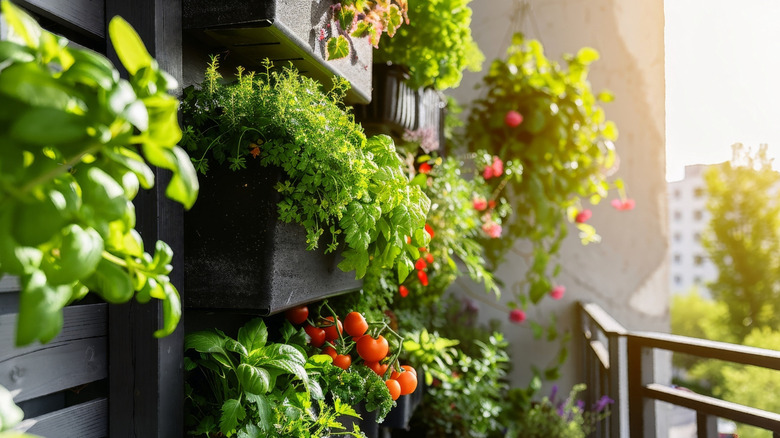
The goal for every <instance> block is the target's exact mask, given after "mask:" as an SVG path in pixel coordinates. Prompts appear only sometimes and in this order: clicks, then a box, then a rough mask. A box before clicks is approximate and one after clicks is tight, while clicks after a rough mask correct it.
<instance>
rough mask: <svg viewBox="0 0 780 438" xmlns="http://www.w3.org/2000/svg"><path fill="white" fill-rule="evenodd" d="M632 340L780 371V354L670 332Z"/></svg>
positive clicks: (636, 336) (640, 335)
mask: <svg viewBox="0 0 780 438" xmlns="http://www.w3.org/2000/svg"><path fill="white" fill-rule="evenodd" d="M628 337H629V338H633V339H634V340H635V341H636V342H637V343H639V344H640V345H641V346H642V347H645V348H659V349H662V350H669V351H676V352H679V353H685V354H691V355H694V356H699V357H705V358H710V359H719V360H725V361H728V362H735V363H741V364H744V365H755V366H759V367H764V368H768V369H773V370H780V351H775V350H767V349H764V348H756V347H748V346H744V345H734V344H728V343H725V342H717V341H710V340H707V339H698V338H689V337H687V336H678V335H670V334H666V333H648V332H633V333H631V334H629V335H628Z"/></svg>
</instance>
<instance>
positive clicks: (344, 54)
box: [182, 0, 406, 103]
mask: <svg viewBox="0 0 780 438" xmlns="http://www.w3.org/2000/svg"><path fill="white" fill-rule="evenodd" d="M182 7H183V26H184V29H186V30H188V31H189V32H190V33H191V34H194V35H196V36H197V37H198V38H199V39H201V40H205V41H206V42H207V43H208V44H210V45H212V46H213V48H214V49H215V50H223V49H225V48H226V49H227V50H229V51H230V53H232V54H235V55H237V56H238V58H239V59H240V62H241V63H243V64H244V65H246V66H249V67H260V65H259V64H258V60H261V59H270V60H272V61H273V62H275V63H278V64H279V65H280V66H285V65H287V64H288V63H289V62H292V63H293V65H294V66H295V68H296V69H297V70H299V71H301V72H306V73H305V74H306V75H308V76H310V77H312V78H314V79H316V80H318V81H319V82H320V83H322V84H330V82H331V78H333V77H342V78H345V79H346V80H347V81H348V82H349V83H350V84H351V87H350V88H349V90H348V91H347V94H346V96H345V97H346V99H347V100H348V101H350V102H354V103H368V102H369V101H370V100H371V65H372V59H373V48H372V46H374V47H376V46H377V45H378V44H379V39H380V38H381V36H382V35H383V34H387V35H388V36H393V34H394V33H395V31H396V29H398V27H399V26H401V25H402V24H403V22H404V21H406V0H391V1H361V2H355V1H354V0H349V1H347V0H345V1H341V2H337V1H330V0H323V1H311V0H294V1H281V0H262V1H258V2H242V1H238V0H227V1H221V2H204V1H198V0H185V1H184V2H183V5H182Z"/></svg>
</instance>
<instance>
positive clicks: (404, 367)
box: [401, 365, 417, 376]
mask: <svg viewBox="0 0 780 438" xmlns="http://www.w3.org/2000/svg"><path fill="white" fill-rule="evenodd" d="M401 368H403V369H405V370H406V371H409V372H411V373H412V374H414V375H415V376H416V375H417V370H416V369H414V367H413V366H411V365H401Z"/></svg>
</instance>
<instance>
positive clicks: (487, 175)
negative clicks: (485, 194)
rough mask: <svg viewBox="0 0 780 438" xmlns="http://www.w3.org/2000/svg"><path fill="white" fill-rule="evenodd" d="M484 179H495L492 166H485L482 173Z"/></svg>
mask: <svg viewBox="0 0 780 438" xmlns="http://www.w3.org/2000/svg"><path fill="white" fill-rule="evenodd" d="M482 178H485V179H490V178H493V167H492V166H485V170H483V171H482Z"/></svg>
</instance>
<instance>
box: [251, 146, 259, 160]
mask: <svg viewBox="0 0 780 438" xmlns="http://www.w3.org/2000/svg"><path fill="white" fill-rule="evenodd" d="M249 146H254V147H253V148H252V149H251V150H250V151H249V153H250V154H252V158H257V156H258V155H260V146H258V145H256V144H254V143H252V144H250V145H249Z"/></svg>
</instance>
